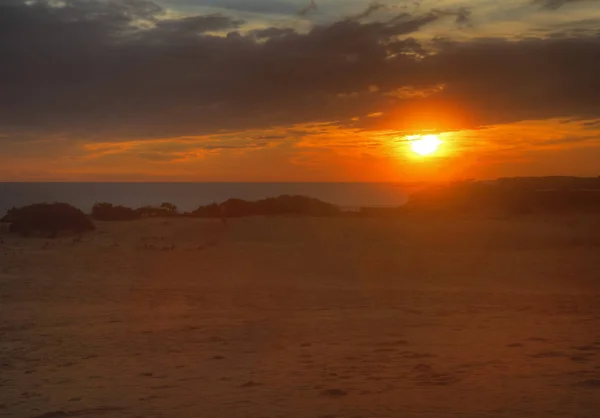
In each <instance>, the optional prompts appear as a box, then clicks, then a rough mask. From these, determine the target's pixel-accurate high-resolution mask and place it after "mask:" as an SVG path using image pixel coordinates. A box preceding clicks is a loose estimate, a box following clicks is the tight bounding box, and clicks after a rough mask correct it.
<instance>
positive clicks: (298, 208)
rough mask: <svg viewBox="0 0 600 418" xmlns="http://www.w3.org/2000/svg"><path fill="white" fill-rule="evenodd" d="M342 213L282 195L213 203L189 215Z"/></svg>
mask: <svg viewBox="0 0 600 418" xmlns="http://www.w3.org/2000/svg"><path fill="white" fill-rule="evenodd" d="M341 213H342V212H341V211H340V209H339V208H338V207H337V206H335V205H332V204H330V203H326V202H323V201H320V200H318V199H314V198H311V197H306V196H289V195H282V196H279V197H270V198H267V199H261V200H258V201H256V202H249V201H246V200H242V199H229V200H227V201H225V202H223V203H221V204H220V205H218V204H216V203H213V204H211V205H208V206H200V207H199V208H198V209H196V210H195V211H193V212H191V213H190V214H189V215H190V216H193V217H202V218H216V217H228V218H237V217H242V216H255V215H262V216H275V215H306V216H336V215H340V214H341Z"/></svg>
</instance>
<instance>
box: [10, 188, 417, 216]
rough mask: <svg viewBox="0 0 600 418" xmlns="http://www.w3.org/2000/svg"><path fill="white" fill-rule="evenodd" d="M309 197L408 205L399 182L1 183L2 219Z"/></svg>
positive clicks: (360, 203)
mask: <svg viewBox="0 0 600 418" xmlns="http://www.w3.org/2000/svg"><path fill="white" fill-rule="evenodd" d="M282 194H289V195H304V196H310V197H314V198H317V199H321V200H323V201H326V202H329V203H333V204H336V205H339V206H340V207H343V208H356V207H360V206H380V207H392V206H400V205H402V204H404V203H405V202H406V199H407V195H406V189H405V188H404V186H403V185H401V184H398V183H0V215H1V214H3V213H4V212H6V210H8V209H10V208H11V207H13V206H16V207H19V206H23V205H28V204H32V203H40V202H49V203H50V202H65V203H69V204H71V205H73V206H76V207H78V208H80V209H82V210H83V211H86V212H89V211H90V209H91V208H92V206H93V205H94V204H95V203H97V202H109V203H113V204H116V205H124V206H128V207H132V208H137V207H140V206H145V205H158V204H160V203H162V202H170V203H173V204H175V205H177V207H178V208H179V209H180V210H181V211H191V210H194V209H196V208H197V207H198V206H200V205H206V204H210V203H213V202H222V201H225V200H227V199H230V198H239V199H244V200H258V199H262V198H266V197H275V196H279V195H282Z"/></svg>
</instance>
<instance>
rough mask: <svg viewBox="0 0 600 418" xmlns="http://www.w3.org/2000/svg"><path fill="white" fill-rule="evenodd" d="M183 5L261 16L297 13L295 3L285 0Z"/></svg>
mask: <svg viewBox="0 0 600 418" xmlns="http://www.w3.org/2000/svg"><path fill="white" fill-rule="evenodd" d="M179 3H182V2H179ZM183 3H188V4H190V5H193V6H211V7H215V8H219V9H227V10H232V11H239V12H250V13H261V14H294V13H296V11H297V7H296V5H295V4H294V3H291V2H289V1H285V0H189V1H186V2H183Z"/></svg>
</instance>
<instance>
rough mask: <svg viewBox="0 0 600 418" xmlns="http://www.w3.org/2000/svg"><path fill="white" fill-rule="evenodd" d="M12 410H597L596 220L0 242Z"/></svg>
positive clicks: (333, 225) (599, 248)
mask: <svg viewBox="0 0 600 418" xmlns="http://www.w3.org/2000/svg"><path fill="white" fill-rule="evenodd" d="M0 241H1V243H0V416H7V417H45V418H50V417H62V416H110V417H121V416H123V417H177V418H187V417H190V418H191V417H223V418H237V417H248V418H254V417H256V418H259V417H260V418H276V417H282V418H283V417H285V418H295V417H298V418H300V417H311V418H318V417H320V418H325V417H330V418H334V417H335V418H358V417H362V418H371V417H408V418H410V417H447V416H453V417H571V418H572V417H592V416H597V414H598V411H600V267H599V266H600V220H599V219H593V218H591V217H586V218H583V217H582V218H573V219H567V218H560V219H559V218H556V219H535V220H534V219H513V220H510V219H507V220H502V219H497V220H490V219H470V220H469V219H437V220H426V219H411V220H366V219H294V218H282V219H262V218H257V219H239V220H233V221H232V222H230V223H229V224H228V225H227V226H226V227H223V226H222V225H221V224H220V222H219V221H218V220H217V221H212V220H211V221H203V220H191V219H175V220H168V221H164V220H147V221H139V222H128V223H104V224H103V223H100V224H98V230H97V231H95V232H93V233H90V234H88V235H84V236H83V237H82V238H81V239H77V238H75V237H68V238H60V239H56V240H46V239H33V238H31V239H30V238H27V239H25V238H20V237H12V236H7V235H2V236H0Z"/></svg>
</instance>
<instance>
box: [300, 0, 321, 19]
mask: <svg viewBox="0 0 600 418" xmlns="http://www.w3.org/2000/svg"><path fill="white" fill-rule="evenodd" d="M317 9H318V6H317V2H316V1H315V0H310V3H308V4H307V5H306V7H303V8H302V9H300V10H299V11H298V14H299V15H300V16H306V15H307V14H309V13H311V12H314V11H316V10H317Z"/></svg>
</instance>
